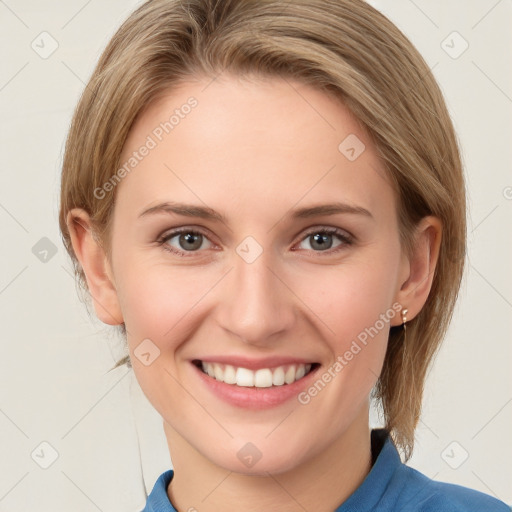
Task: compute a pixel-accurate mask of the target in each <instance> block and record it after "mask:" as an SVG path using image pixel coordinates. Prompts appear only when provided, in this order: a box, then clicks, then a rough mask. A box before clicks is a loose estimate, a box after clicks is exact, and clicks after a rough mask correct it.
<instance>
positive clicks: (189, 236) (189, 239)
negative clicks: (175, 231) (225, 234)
mask: <svg viewBox="0 0 512 512" xmlns="http://www.w3.org/2000/svg"><path fill="white" fill-rule="evenodd" d="M202 236H203V235H201V234H193V233H185V234H182V235H180V240H179V241H180V245H181V246H182V247H183V248H184V249H199V248H200V247H201V243H202ZM198 241H199V243H198ZM182 242H185V243H184V244H182Z"/></svg>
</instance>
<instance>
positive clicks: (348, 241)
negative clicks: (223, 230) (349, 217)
mask: <svg viewBox="0 0 512 512" xmlns="http://www.w3.org/2000/svg"><path fill="white" fill-rule="evenodd" d="M182 233H186V234H191V235H202V236H204V237H206V238H208V236H207V235H206V233H204V232H203V231H200V230H197V229H189V228H179V229H175V230H173V231H171V232H170V233H165V234H164V235H162V236H161V237H159V239H158V240H157V243H158V244H159V245H160V246H161V247H162V249H164V250H165V251H168V252H170V253H172V254H175V255H178V256H181V257H184V258H188V257H191V256H192V255H194V253H197V252H200V251H178V250H176V249H175V248H174V247H171V246H170V245H168V244H167V243H166V242H168V241H169V240H171V239H172V238H174V237H175V236H177V235H180V234H182ZM317 234H322V235H336V236H337V237H338V238H339V239H340V241H341V242H342V243H341V244H340V245H338V246H337V247H335V248H334V249H327V250H325V251H312V252H314V253H319V254H322V253H325V254H329V255H332V254H335V253H337V252H339V251H341V250H343V248H345V247H346V246H350V245H352V244H353V243H354V239H353V237H352V236H351V235H349V234H348V233H347V232H346V231H343V230H341V229H338V228H333V227H322V228H316V229H315V228H313V229H311V230H309V231H308V232H307V233H305V235H304V237H303V238H301V239H300V241H299V243H300V242H303V241H304V240H306V239H307V238H308V237H309V236H311V235H317ZM187 253H190V256H188V254H187Z"/></svg>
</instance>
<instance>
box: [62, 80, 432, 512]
mask: <svg viewBox="0 0 512 512" xmlns="http://www.w3.org/2000/svg"><path fill="white" fill-rule="evenodd" d="M190 96H194V97H195V98H196V99H197V100H198V105H197V107H196V108H195V109H193V110H192V112H191V113H190V114H188V115H187V116H186V117H185V118H184V119H182V120H180V123H179V124H178V125H177V126H176V127H175V128H174V130H173V131H172V132H170V133H169V134H168V135H166V136H165V137H164V138H163V140H162V141H161V142H160V143H159V144H158V146H157V147H156V148H154V149H152V150H151V152H150V153H149V154H148V156H146V157H145V158H144V159H143V160H142V161H141V162H140V163H139V164H138V165H137V167H136V168H135V169H134V170H133V171H132V172H131V173H130V174H128V175H127V176H126V177H125V178H124V179H123V180H122V182H121V183H120V184H119V185H118V186H117V190H116V194H117V202H116V206H115V210H114V218H113V224H112V233H111V236H112V239H111V242H112V257H111V260H110V261H109V260H108V258H106V257H105V253H104V252H103V250H102V248H101V246H100V245H99V244H98V243H97V242H96V241H95V239H94V238H93V236H92V229H91V225H90V221H89V217H88V215H87V214H86V213H85V212H84V211H83V210H80V209H75V210H72V211H71V212H70V213H69V216H68V225H69V227H70V230H71V235H72V242H73V247H74V249H75V253H76V255H77V258H78V259H79V261H80V263H81V264H82V266H83V268H84V271H85V273H86V277H87V283H88V286H89V290H90V293H91V295H92V297H93V299H94V305H95V308H96V313H97V315H98V317H99V318H100V319H101V320H102V321H103V322H105V323H107V324H111V325H116V324H119V323H121V322H125V325H126V328H127V331H128V345H129V349H130V356H131V359H132V364H133V370H134V372H135V375H136V378H137V380H138V382H139V383H140V385H141V388H142V390H143V391H144V393H145V395H146V396H147V398H148V399H149V400H150V402H151V403H152V405H153V406H154V407H155V408H156V409H157V411H158V412H159V413H160V414H161V416H162V418H163V423H164V430H165V434H166V437H167V440H168V444H169V450H170V453H171V457H172V461H173V466H174V469H175V476H174V478H173V480H172V481H171V484H170V485H169V488H168V495H169V498H170V499H171V501H172V503H173V504H174V506H175V507H176V508H177V509H178V510H180V511H185V510H189V509H191V507H194V508H195V509H197V510H201V512H202V511H210V510H212V511H213V510H223V511H227V512H229V511H234V510H240V509H242V510H247V511H253V510H265V511H274V510H276V511H277V510H279V511H298V510H304V509H306V510H316V511H320V512H322V511H332V510H334V509H335V508H336V507H337V506H339V505H340V504H341V503H342V502H343V501H345V500H346V499H347V497H348V496H349V495H350V494H351V493H352V492H353V491H354V490H355V489H356V488H357V487H358V486H359V485H360V484H361V482H362V481H363V480H364V478H365V476H366V475H367V474H368V472H369V470H370V469H371V447H370V429H369V426H368V414H369V394H370V392H371V389H372V387H373V386H374V384H375V382H376V380H377V378H378V375H379V373H380V371H381V368H382V364H383V360H384V356H385V352H386V346H387V337H388V333H389V327H390V325H398V324H400V323H401V317H400V315H399V314H398V313H397V314H396V315H395V316H394V318H392V319H391V320H390V322H389V323H386V325H385V327H384V328H383V329H381V330H380V331H379V333H378V335H376V336H375V337H374V338H373V339H371V341H370V342H369V343H368V344H367V345H366V346H365V347H364V349H363V350H361V351H360V352H359V353H358V354H357V355H356V356H354V358H353V359H352V360H351V361H350V362H349V363H348V364H347V365H346V366H345V367H344V368H343V371H341V372H339V373H338V374H337V376H336V378H334V379H332V381H331V382H330V383H329V384H328V385H327V386H326V387H325V388H324V389H323V390H322V391H321V392H320V393H318V395H317V396H316V397H314V398H313V399H312V400H311V401H310V402H309V403H308V404H306V405H302V404H300V403H299V402H298V400H296V399H291V400H288V401H287V402H285V403H284V404H281V405H279V406H277V407H273V408H269V409H264V410H246V409H244V410H241V409H240V408H238V407H235V406H233V405H230V404H227V403H225V402H224V401H222V400H221V399H219V398H217V397H216V396H214V395H213V394H212V393H211V392H210V390H209V389H207V388H206V387H205V386H204V385H203V384H202V383H201V382H199V379H198V377H197V375H196V373H195V370H194V369H193V368H192V365H191V363H190V361H191V360H193V359H195V358H201V356H203V357H205V356H215V355H217V356H218V355H245V356H249V357H254V358H257V357H264V356H269V355H286V356H293V357H302V358H305V359H307V360H310V361H315V362H318V363H320V364H321V367H320V368H319V370H318V372H319V375H321V374H323V373H325V372H326V371H327V369H328V368H329V367H330V366H332V364H333V363H334V361H335V360H336V358H337V357H338V356H339V355H343V354H344V353H345V352H346V351H347V350H348V349H349V348H350V345H351V343H352V341H353V340H355V339H356V338H357V335H358V334H359V333H361V332H362V331H364V329H365V328H367V327H370V326H373V325H374V324H375V322H376V320H378V319H379V315H381V314H383V313H385V312H386V311H389V310H390V309H391V308H392V305H393V304H395V303H399V304H400V305H401V306H403V307H404V308H407V309H408V314H407V319H408V320H411V319H412V318H414V317H415V316H416V315H417V314H418V312H419V311H420V310H421V308H422V306H423V305H424V303H425V301H426V299H427V296H428V293H429V290H430V287H431V283H432V275H433V270H434V268H435V264H436V261H437V256H438V250H439V241H440V235H441V224H440V222H439V220H438V219H436V218H434V217H426V218H424V219H423V220H422V222H421V223H420V224H419V225H418V228H417V232H416V244H415V249H414V251H413V254H412V255H410V256H406V255H405V254H404V251H403V250H402V248H401V246H400V239H399V230H398V219H397V213H396V211H397V210H396V198H395V195H394V191H393V189H392V187H391V185H390V183H389V181H388V180H387V178H386V175H385V173H384V171H383V166H382V164H381V162H380V161H379V158H378V156H377V151H376V148H375V147H374V145H373V144H372V141H371V140H370V138H369V137H368V135H367V134H366V133H365V131H364V130H363V128H362V127H361V126H360V124H359V123H358V121H357V120H356V119H355V118H354V117H353V116H352V115H351V113H350V112H349V111H348V110H347V109H346V108H345V107H344V105H343V104H341V103H340V102H338V101H336V100H334V99H333V98H331V97H329V96H327V95H326V94H325V93H323V92H321V91H318V90H316V89H313V88H311V87H310V86H307V85H304V84H301V83H298V82H293V81H288V80H282V79H278V78H272V79H262V78H255V77H253V78H252V79H250V80H247V79H241V78H239V77H234V76H231V75H227V74H224V75H222V76H220V77H218V78H217V79H216V80H215V81H213V82H212V81H211V79H209V78H195V79H192V78H191V79H190V81H189V82H187V83H184V84H182V85H180V86H179V87H178V88H176V89H174V90H173V91H171V92H169V94H168V95H167V96H165V97H164V98H163V99H161V100H159V101H158V102H155V103H153V104H152V105H150V107H149V108H148V109H147V110H146V111H145V112H144V114H143V115H142V116H140V117H139V118H138V120H137V122H136V123H135V125H134V126H133V128H132V130H131V132H130V134H129V138H128V140H127V141H126V145H125V147H124V150H123V156H122V161H123V162H124V161H125V160H126V159H127V158H129V156H130V155H131V154H132V152H133V151H135V150H137V149H138V148H139V147H140V146H141V145H142V144H143V143H144V141H145V140H146V137H147V136H148V135H149V134H151V133H152V131H153V130H154V129H155V127H156V126H158V125H159V123H160V122H162V121H164V120H166V119H168V117H169V112H172V111H173V110H174V109H175V108H179V107H180V105H183V104H184V103H186V101H187V99H188V98H189V97H190ZM349 134H355V135H356V136H357V137H358V138H359V139H360V140H361V141H362V142H363V143H364V144H365V147H366V149H365V150H364V151H363V153H362V154H361V155H360V156H359V157H358V158H357V159H356V160H354V161H349V160H348V159H347V158H346V157H345V156H344V154H342V153H341V152H340V151H339V150H338V146H339V144H340V143H341V142H342V141H343V140H344V139H345V138H346V137H347V136H348V135H349ZM162 201H177V202H183V203H189V204H193V205H199V206H208V207H210V208H212V209H214V210H216V211H217V212H219V213H221V214H223V215H224V216H225V218H226V222H225V223H223V222H218V221H214V220H208V219H202V218H197V217H185V216H182V215H175V214H169V213H160V214H157V215H146V216H143V217H140V218H139V214H140V213H141V212H142V211H143V210H144V209H146V208H148V207H149V206H153V205H155V204H156V203H159V202H162ZM332 202H342V203H346V204H348V205H352V206H357V207H361V208H364V209H366V210H368V212H369V213H370V215H365V214H361V213H341V214H336V215H322V216H315V217H311V218H305V219H292V218H291V216H290V214H291V212H292V211H293V210H294V209H296V208H299V207H306V206H311V205H318V204H325V203H332ZM179 227H187V228H190V229H193V230H200V231H202V232H203V233H204V234H205V237H204V238H203V243H202V245H201V246H200V248H199V249H196V250H195V252H194V251H190V250H189V251H188V253H187V252H186V251H187V246H186V245H185V246H183V245H180V243H179V242H180V237H179V235H178V236H175V237H174V238H172V239H169V240H168V241H167V242H166V243H167V245H171V246H172V247H174V248H175V249H177V250H181V251H182V252H183V253H185V256H184V257H181V256H179V255H176V254H173V253H171V252H169V251H166V250H165V249H164V246H162V245H159V244H158V243H157V242H156V240H158V238H159V237H160V235H162V234H165V233H169V232H170V231H171V229H174V228H179ZM325 227H336V228H339V229H340V230H342V231H343V233H349V234H350V236H351V240H352V243H346V242H344V241H342V240H341V239H338V237H337V236H336V235H332V236H331V237H329V235H328V239H327V240H328V242H329V243H332V247H330V248H328V249H327V250H324V251H322V250H321V249H319V248H318V246H317V245H315V243H314V240H313V239H312V236H308V234H306V232H307V231H308V228H318V230H320V232H321V228H325ZM318 230H317V231H314V233H315V232H318ZM314 233H313V234H314ZM310 235H312V234H310ZM247 236H251V237H253V238H254V239H255V240H256V241H257V243H258V244H259V246H260V247H261V249H262V250H263V252H262V254H261V255H260V256H259V257H258V258H257V259H256V260H255V261H253V262H252V263H247V262H246V261H245V260H244V259H243V258H241V257H240V256H239V254H237V252H236V249H237V247H238V246H239V245H240V243H241V242H242V241H243V240H244V239H245V238H246V237H247ZM185 243H186V242H185ZM340 247H341V249H340V250H338V251H337V252H336V249H339V248H340ZM147 338H149V339H150V340H151V341H152V343H154V344H155V345H156V346H157V347H158V348H159V350H160V355H159V356H158V357H157V358H156V359H155V360H154V361H153V362H152V363H151V364H150V365H148V366H146V365H144V364H142V363H141V361H139V359H138V358H137V357H136V356H135V355H134V350H135V349H136V348H137V346H138V345H139V344H140V343H141V341H142V340H144V339H147ZM248 442H251V443H252V444H254V445H255V446H256V447H257V448H258V450H259V452H261V459H260V460H259V461H258V462H257V463H256V464H255V465H254V466H252V467H251V468H248V467H246V466H245V465H244V464H243V463H242V462H241V461H240V460H239V459H238V457H237V452H238V451H239V450H240V449H241V448H242V447H243V446H244V445H246V443H248Z"/></svg>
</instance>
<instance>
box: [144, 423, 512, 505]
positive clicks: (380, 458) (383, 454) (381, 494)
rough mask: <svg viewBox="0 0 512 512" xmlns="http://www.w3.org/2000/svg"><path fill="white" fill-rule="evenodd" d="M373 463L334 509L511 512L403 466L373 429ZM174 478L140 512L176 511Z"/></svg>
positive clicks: (166, 476)
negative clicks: (172, 495)
mask: <svg viewBox="0 0 512 512" xmlns="http://www.w3.org/2000/svg"><path fill="white" fill-rule="evenodd" d="M371 441H372V459H373V465H372V469H371V471H370V472H369V473H368V475H367V476H366V478H365V479H364V480H363V482H362V484H361V485H360V486H359V487H358V488H357V489H356V490H355V491H354V492H353V493H352V494H351V495H350V496H349V497H348V498H347V500H346V501H345V502H344V503H343V504H342V505H340V506H339V507H338V508H337V509H336V511H335V512H370V511H378V512H387V511H389V512H398V511H404V512H405V511H406V512H510V511H511V510H512V509H511V508H510V507H509V506H508V505H506V504H505V503H503V502H502V501H500V500H497V499H496V498H493V497H491V496H488V495H487V494H484V493H481V492H479V491H474V490H472V489H468V488H467V487H462V486H460V485H454V484H448V483H443V482H437V481H435V480H431V479H430V478H428V477H426V476H425V475H423V474H422V473H420V472H419V471H416V470H415V469H413V468H411V467H409V466H406V465H405V464H404V463H403V462H402V461H401V459H400V456H399V454H398V451H397V449H396V447H395V445H394V444H393V442H392V440H391V438H390V437H389V434H388V432H387V431H386V430H384V429H374V430H372V437H371ZM172 477H173V470H172V469H170V470H168V471H165V472H164V473H162V475H160V477H159V478H158V480H157V481H156V483H155V486H154V487H153V490H152V491H151V494H150V495H149V496H148V499H147V502H146V506H145V507H144V510H143V511H142V512H177V511H176V509H175V508H174V507H173V506H172V504H171V502H170V501H169V498H168V496H167V487H168V486H169V483H170V481H171V479H172Z"/></svg>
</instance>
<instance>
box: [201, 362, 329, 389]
mask: <svg viewBox="0 0 512 512" xmlns="http://www.w3.org/2000/svg"><path fill="white" fill-rule="evenodd" d="M192 364H194V365H195V366H196V367H197V368H198V369H199V370H200V371H201V372H203V373H204V374H206V375H208V376H209V377H211V378H213V379H215V380H216V381H218V382H223V383H224V384H230V385H232V386H237V387H243V388H277V387H285V386H289V385H290V384H293V383H294V382H297V381H299V380H301V379H303V378H304V377H306V376H307V375H309V374H310V373H312V372H314V371H315V370H316V369H317V368H318V367H319V366H320V364H319V363H307V364H303V363H301V364H286V365H281V366H276V367H272V368H259V369H257V370H251V369H249V368H244V367H241V366H239V367H237V366H233V365H229V364H222V363H216V362H209V361H208V362H207V361H201V360H199V359H195V360H194V361H192Z"/></svg>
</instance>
